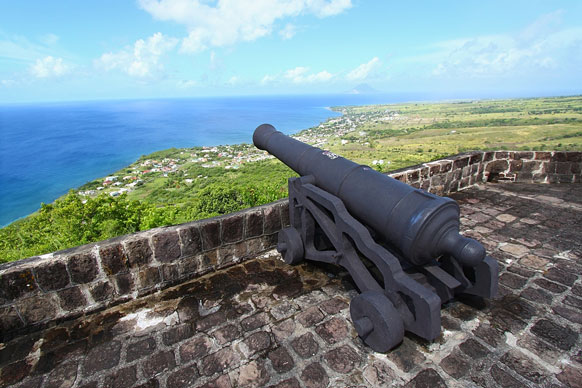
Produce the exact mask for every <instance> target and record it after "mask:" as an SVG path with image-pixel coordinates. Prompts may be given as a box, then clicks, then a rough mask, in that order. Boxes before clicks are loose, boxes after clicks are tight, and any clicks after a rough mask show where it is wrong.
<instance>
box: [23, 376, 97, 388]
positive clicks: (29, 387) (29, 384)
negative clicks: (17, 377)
mask: <svg viewBox="0 0 582 388" xmlns="http://www.w3.org/2000/svg"><path fill="white" fill-rule="evenodd" d="M43 382H44V376H36V377H33V378H27V379H26V380H24V382H23V383H22V384H20V385H19V386H18V388H40V387H41V386H42V383H43ZM79 388H97V383H95V385H94V386H92V387H89V386H85V385H84V386H82V387H79Z"/></svg>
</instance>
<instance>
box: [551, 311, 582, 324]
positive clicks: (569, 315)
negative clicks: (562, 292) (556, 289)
mask: <svg viewBox="0 0 582 388" xmlns="http://www.w3.org/2000/svg"><path fill="white" fill-rule="evenodd" d="M552 311H553V312H555V313H556V314H558V315H559V316H561V317H562V318H566V319H567V320H569V321H570V322H574V323H578V324H581V325H582V314H580V311H575V310H572V309H569V308H567V307H563V306H554V307H552Z"/></svg>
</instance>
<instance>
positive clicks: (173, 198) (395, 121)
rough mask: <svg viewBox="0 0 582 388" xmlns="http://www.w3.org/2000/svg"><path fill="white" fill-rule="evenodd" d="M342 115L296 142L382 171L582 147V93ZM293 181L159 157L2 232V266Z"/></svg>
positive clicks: (260, 198)
mask: <svg viewBox="0 0 582 388" xmlns="http://www.w3.org/2000/svg"><path fill="white" fill-rule="evenodd" d="M334 109H335V110H337V111H339V112H342V113H343V115H342V116H341V117H336V118H333V119H330V120H328V121H326V122H325V123H321V124H320V125H318V126H316V127H313V128H310V129H306V130H303V131H301V132H299V133H297V134H296V135H294V136H295V137H296V138H297V139H299V140H301V141H304V142H307V143H309V144H313V145H315V146H317V147H320V148H324V149H328V150H331V151H333V152H335V153H337V154H339V155H341V156H344V157H346V158H348V159H351V160H353V161H355V162H358V163H361V164H366V165H370V166H373V167H374V168H376V169H377V170H379V171H383V172H389V171H391V170H396V169H399V168H402V167H407V166H411V165H415V164H418V163H422V162H428V161H431V160H435V159H440V158H443V157H446V156H449V155H453V154H457V153H460V152H465V151H470V150H500V149H503V150H561V151H564V150H579V151H580V150H582V96H576V97H555V98H534V99H516V100H486V101H454V102H443V103H406V104H390V105H374V106H357V107H356V106H354V107H336V108H334ZM291 176H296V174H295V173H294V172H293V171H291V170H290V169H289V168H288V167H286V166H285V165H283V164H282V163H281V162H279V161H278V160H276V159H274V158H273V157H271V156H269V155H267V153H265V152H264V151H260V150H258V149H256V148H255V147H254V146H252V145H249V144H238V145H227V146H219V147H211V148H209V147H196V148H184V149H169V150H163V151H158V152H155V153H153V154H150V155H146V156H143V157H141V158H140V159H139V160H138V161H136V162H135V163H133V164H132V165H130V166H128V167H126V168H123V169H121V170H119V171H117V172H115V173H113V174H111V175H110V178H109V179H106V178H101V179H97V180H95V181H92V182H89V183H87V184H85V185H84V186H82V187H80V188H78V189H77V190H75V191H71V192H70V193H69V194H67V195H65V196H63V197H61V198H60V199H58V200H57V201H55V202H54V203H53V204H50V205H43V206H42V208H41V210H39V211H38V212H36V213H34V214H32V215H30V216H29V217H27V218H25V219H22V220H19V221H17V222H15V223H13V224H11V225H9V226H7V227H5V228H2V229H0V262H4V261H11V260H17V259H19V258H23V257H27V256H32V255H38V254H43V253H48V252H52V251H56V250H59V249H65V248H70V247H73V246H76V245H81V244H86V243H90V242H94V241H99V240H103V239H107V238H111V237H115V236H118V235H121V234H125V233H132V232H136V231H138V230H145V229H150V228H153V227H156V226H163V225H171V224H179V223H183V222H187V221H193V220H196V219H201V218H207V217H210V216H214V215H218V214H224V213H229V212H233V211H236V210H240V209H243V208H247V207H252V206H257V205H260V204H263V203H268V202H271V201H274V200H276V199H279V198H284V197H286V196H287V179H288V178H289V177H291Z"/></svg>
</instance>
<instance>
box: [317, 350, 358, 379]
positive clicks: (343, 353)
mask: <svg viewBox="0 0 582 388" xmlns="http://www.w3.org/2000/svg"><path fill="white" fill-rule="evenodd" d="M324 358H325V361H326V362H327V364H328V365H329V367H330V368H331V369H333V370H334V371H336V372H338V373H349V372H351V371H352V370H353V369H354V368H356V367H357V366H358V364H359V363H360V362H361V361H362V359H361V356H360V355H359V354H358V352H356V351H355V350H354V349H353V348H352V347H351V346H348V345H343V346H340V347H338V348H335V349H332V350H330V351H328V352H327V353H326V354H325V356H324Z"/></svg>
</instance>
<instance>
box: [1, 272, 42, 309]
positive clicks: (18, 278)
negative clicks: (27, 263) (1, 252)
mask: <svg viewBox="0 0 582 388" xmlns="http://www.w3.org/2000/svg"><path fill="white" fill-rule="evenodd" d="M36 289H37V285H36V281H35V279H34V275H33V274H32V271H31V270H30V269H18V268H15V269H13V270H9V271H7V272H6V273H4V274H3V275H2V276H1V277H0V303H2V299H4V300H6V301H12V300H14V299H18V298H20V297H22V296H24V295H26V294H28V293H30V292H32V291H35V290H36Z"/></svg>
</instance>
